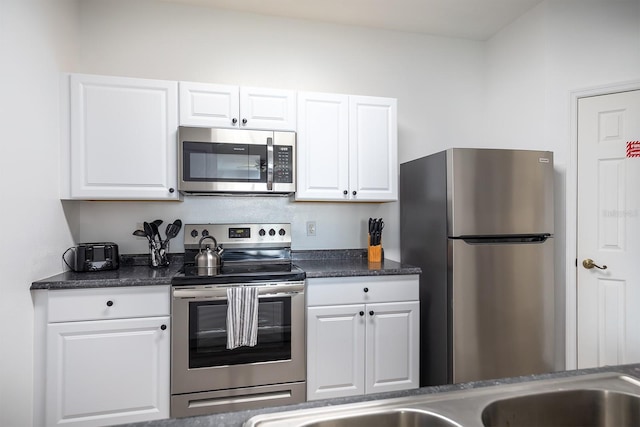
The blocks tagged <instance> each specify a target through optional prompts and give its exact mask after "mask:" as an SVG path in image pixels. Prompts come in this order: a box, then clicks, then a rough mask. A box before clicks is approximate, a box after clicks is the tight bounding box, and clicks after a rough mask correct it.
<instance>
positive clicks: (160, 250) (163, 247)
mask: <svg viewBox="0 0 640 427" xmlns="http://www.w3.org/2000/svg"><path fill="white" fill-rule="evenodd" d="M168 266H169V242H168V241H167V242H163V243H160V245H157V244H156V243H155V242H149V267H151V268H163V267H168Z"/></svg>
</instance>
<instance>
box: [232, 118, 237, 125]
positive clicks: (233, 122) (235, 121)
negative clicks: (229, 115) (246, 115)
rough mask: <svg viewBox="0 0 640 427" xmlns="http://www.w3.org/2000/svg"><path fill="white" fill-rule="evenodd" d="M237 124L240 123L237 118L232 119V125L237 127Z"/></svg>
mask: <svg viewBox="0 0 640 427" xmlns="http://www.w3.org/2000/svg"><path fill="white" fill-rule="evenodd" d="M236 123H238V119H236V118H235V117H234V118H233V119H231V124H232V125H235V124H236Z"/></svg>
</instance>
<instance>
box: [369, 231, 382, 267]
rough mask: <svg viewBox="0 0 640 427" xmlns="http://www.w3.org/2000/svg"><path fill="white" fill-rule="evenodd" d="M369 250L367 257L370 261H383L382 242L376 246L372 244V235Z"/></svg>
mask: <svg viewBox="0 0 640 427" xmlns="http://www.w3.org/2000/svg"><path fill="white" fill-rule="evenodd" d="M368 245H369V250H368V252H367V259H368V260H369V262H382V243H381V244H379V245H376V246H371V237H369V243H368Z"/></svg>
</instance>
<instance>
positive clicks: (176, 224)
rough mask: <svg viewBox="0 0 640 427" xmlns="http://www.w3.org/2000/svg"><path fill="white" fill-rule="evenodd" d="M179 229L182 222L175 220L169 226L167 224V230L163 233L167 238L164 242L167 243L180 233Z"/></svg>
mask: <svg viewBox="0 0 640 427" xmlns="http://www.w3.org/2000/svg"><path fill="white" fill-rule="evenodd" d="M181 228H182V221H180V220H179V219H176V220H175V221H173V222H172V223H171V224H167V229H166V231H165V233H166V235H167V238H166V239H165V242H168V241H169V240H171V239H173V238H174V237H176V236H177V235H178V233H179V232H180V229H181Z"/></svg>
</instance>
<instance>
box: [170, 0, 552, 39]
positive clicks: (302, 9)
mask: <svg viewBox="0 0 640 427" xmlns="http://www.w3.org/2000/svg"><path fill="white" fill-rule="evenodd" d="M164 1H170V2H173V3H188V4H194V5H200V6H208V7H215V8H220V9H228V10H234V11H240V12H250V13H258V14H263V15H272V16H282V17H288V18H299V19H309V20H313V21H322V22H333V23H339V24H346V25H358V26H364V27H372V28H383V29H389V30H398V31H408V32H418V33H426V34H433V35H441V36H446V37H460V38H466V39H472V40H486V39H488V38H490V37H491V36H492V35H494V34H495V33H496V32H498V31H500V30H501V29H502V28H504V27H505V26H506V25H508V24H509V23H511V22H513V21H514V20H515V19H516V18H518V17H519V16H520V15H522V14H524V13H525V12H527V11H528V10H530V9H531V8H533V7H534V6H535V5H537V4H539V3H541V2H542V1H543V0H164Z"/></svg>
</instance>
